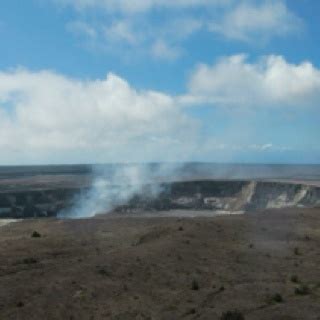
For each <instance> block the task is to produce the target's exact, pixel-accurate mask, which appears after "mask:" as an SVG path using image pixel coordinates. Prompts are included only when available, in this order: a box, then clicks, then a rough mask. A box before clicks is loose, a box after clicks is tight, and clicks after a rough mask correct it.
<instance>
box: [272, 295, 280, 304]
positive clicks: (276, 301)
mask: <svg viewBox="0 0 320 320" xmlns="http://www.w3.org/2000/svg"><path fill="white" fill-rule="evenodd" d="M271 301H272V302H275V303H281V302H283V298H282V295H281V294H280V293H276V294H274V295H273V296H272V297H271Z"/></svg>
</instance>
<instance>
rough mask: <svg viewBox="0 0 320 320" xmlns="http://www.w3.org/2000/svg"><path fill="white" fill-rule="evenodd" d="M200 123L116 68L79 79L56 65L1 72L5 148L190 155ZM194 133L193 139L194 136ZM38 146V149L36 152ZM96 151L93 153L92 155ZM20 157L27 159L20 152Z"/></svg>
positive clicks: (0, 136) (105, 155)
mask: <svg viewBox="0 0 320 320" xmlns="http://www.w3.org/2000/svg"><path fill="white" fill-rule="evenodd" d="M195 127H196V124H195V122H194V121H193V120H192V119H190V118H189V117H187V116H186V115H185V114H184V113H183V112H182V111H181V109H180V108H179V107H178V106H177V105H176V104H175V103H174V99H173V98H172V97H170V96H168V95H166V94H164V93H160V92H156V91H137V90H135V89H134V88H132V87H131V86H130V85H129V84H128V83H127V82H126V81H125V80H124V79H122V78H120V77H118V76H116V75H114V74H112V73H110V74H108V75H107V77H106V79H102V80H87V81H80V80H75V79H70V78H68V77H65V76H63V75H59V74H56V73H53V72H50V71H41V72H31V71H28V70H16V71H13V72H1V73H0V148H1V150H5V151H7V152H4V154H10V153H11V154H13V153H14V152H15V151H17V152H18V154H20V157H21V155H27V156H28V157H31V156H32V153H36V154H37V155H38V156H41V154H42V153H43V154H44V157H45V158H48V157H50V154H52V156H54V154H55V153H56V152H61V153H64V152H65V153H67V154H69V159H70V156H71V158H73V159H74V161H80V160H79V159H78V158H77V153H78V152H82V153H89V155H88V156H89V158H91V161H94V160H93V159H95V158H96V159H99V158H101V159H105V160H109V161H112V160H116V159H117V160H119V159H122V161H124V162H125V161H126V159H128V161H132V160H134V159H136V160H142V159H145V161H152V160H154V157H156V158H166V156H167V155H164V154H161V152H163V150H168V153H169V154H168V159H170V157H173V158H175V157H176V156H177V153H179V152H184V153H186V154H187V150H186V149H185V145H182V143H181V141H184V139H185V138H187V137H188V134H189V133H190V135H193V131H194V130H195ZM190 139H191V138H190ZM30 153H31V154H30ZM90 153H91V154H90ZM20 160H21V159H20Z"/></svg>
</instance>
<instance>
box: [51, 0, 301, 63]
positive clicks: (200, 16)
mask: <svg viewBox="0 0 320 320" xmlns="http://www.w3.org/2000/svg"><path fill="white" fill-rule="evenodd" d="M47 1H55V2H58V3H60V4H63V5H68V6H71V7H73V8H75V9H76V10H80V12H81V13H79V18H78V19H79V21H77V22H76V23H71V24H70V26H69V27H68V29H69V30H71V31H72V32H73V33H81V31H82V33H83V35H84V36H85V39H86V40H85V41H88V39H87V37H88V36H90V41H92V38H93V36H94V35H98V36H96V37H95V43H92V42H90V46H87V47H89V48H92V47H93V48H102V49H103V48H106V49H107V50H105V51H106V52H109V53H110V52H115V53H116V54H118V52H119V49H120V50H121V49H123V45H125V46H129V47H130V46H131V48H132V49H133V50H135V52H139V53H140V54H141V53H142V54H143V55H146V54H150V53H151V54H152V55H157V53H158V52H159V51H165V52H167V53H168V54H166V53H164V54H162V55H159V56H167V60H173V58H177V57H179V56H180V54H178V51H180V52H181V51H184V48H183V46H184V44H185V42H186V40H188V39H189V38H190V37H191V36H192V35H194V34H196V33H201V32H202V33H204V32H207V31H210V32H212V33H216V34H221V35H223V37H226V38H229V39H234V40H240V41H245V42H247V43H248V44H250V45H255V44H257V43H258V44H261V43H265V42H267V41H268V40H270V39H272V38H273V37H278V36H287V35H289V34H296V33H298V32H299V31H300V30H301V29H302V25H303V23H302V20H301V19H299V18H298V17H297V16H296V15H295V14H294V13H293V12H292V11H291V10H290V9H289V8H288V7H287V5H286V2H285V1H284V0H242V1H238V0H180V1H179V0H175V1H172V0H139V1H132V0H47ZM177 9H179V10H177ZM92 11H96V12H99V14H98V15H96V14H94V15H92V14H90V13H91V12H92ZM154 13H156V15H155V14H154ZM155 17H156V18H155ZM81 19H83V20H84V21H85V22H83V23H81ZM159 39H162V40H161V41H162V42H161V41H160V40H159ZM169 44H170V46H169ZM167 49H168V50H167ZM169 51H170V52H171V53H169ZM122 56H123V55H119V57H122ZM169 56H170V58H169Z"/></svg>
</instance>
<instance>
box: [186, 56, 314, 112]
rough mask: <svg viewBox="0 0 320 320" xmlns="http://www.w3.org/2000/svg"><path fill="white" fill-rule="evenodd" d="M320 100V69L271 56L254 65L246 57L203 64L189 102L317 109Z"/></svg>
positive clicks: (194, 78)
mask: <svg viewBox="0 0 320 320" xmlns="http://www.w3.org/2000/svg"><path fill="white" fill-rule="evenodd" d="M319 100H320V70H319V69H317V68H316V67H315V66H313V65H312V64H311V63H310V62H302V63H300V64H291V63H289V62H287V61H286V60H285V59H284V58H283V57H282V56H275V55H270V56H266V57H263V58H261V59H259V60H258V61H257V62H254V63H250V62H248V60H247V57H246V56H245V55H235V56H230V57H225V58H222V59H220V60H219V61H218V62H217V63H215V64H214V65H212V66H208V65H205V64H202V65H199V66H198V67H197V68H196V70H195V71H194V73H193V74H192V76H191V79H190V81H189V94H188V95H187V96H185V97H183V98H182V101H184V102H188V103H200V102H201V103H211V104H215V105H225V106H249V107H250V106H251V107H275V106H298V107H299V106H301V107H305V106H315V105H316V104H317V103H318V102H319Z"/></svg>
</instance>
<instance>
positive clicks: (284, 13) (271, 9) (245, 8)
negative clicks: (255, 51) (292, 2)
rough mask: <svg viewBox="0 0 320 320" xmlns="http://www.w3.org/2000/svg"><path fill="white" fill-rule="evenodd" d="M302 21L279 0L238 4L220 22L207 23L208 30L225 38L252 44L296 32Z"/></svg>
mask: <svg viewBox="0 0 320 320" xmlns="http://www.w3.org/2000/svg"><path fill="white" fill-rule="evenodd" d="M301 26H302V22H301V20H300V19H299V18H297V17H296V16H295V15H294V14H293V13H292V12H291V11H290V10H289V9H288V8H287V6H286V5H285V3H284V2H283V1H274V0H271V1H264V2H261V1H260V2H258V3H251V2H240V4H239V5H238V6H236V7H234V8H232V9H231V10H230V11H228V12H227V13H226V14H225V15H224V16H223V17H222V19H221V20H220V21H213V22H211V23H209V30H211V31H213V32H218V33H220V34H222V35H224V36H225V37H227V38H231V39H236V40H242V41H254V40H256V41H257V40H258V41H261V39H263V40H268V39H269V38H271V37H272V36H284V35H287V34H289V33H293V32H297V31H299V30H300V28H301Z"/></svg>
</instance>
